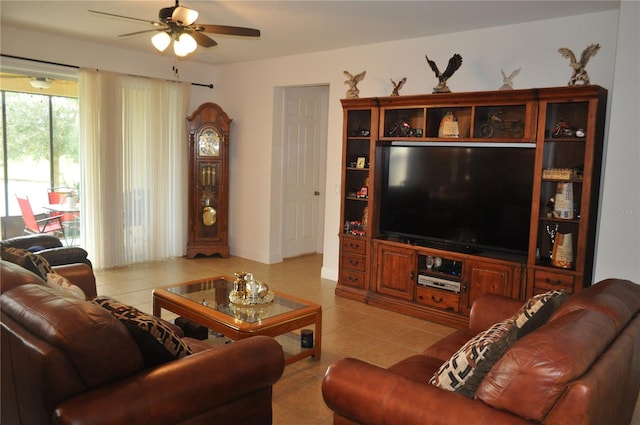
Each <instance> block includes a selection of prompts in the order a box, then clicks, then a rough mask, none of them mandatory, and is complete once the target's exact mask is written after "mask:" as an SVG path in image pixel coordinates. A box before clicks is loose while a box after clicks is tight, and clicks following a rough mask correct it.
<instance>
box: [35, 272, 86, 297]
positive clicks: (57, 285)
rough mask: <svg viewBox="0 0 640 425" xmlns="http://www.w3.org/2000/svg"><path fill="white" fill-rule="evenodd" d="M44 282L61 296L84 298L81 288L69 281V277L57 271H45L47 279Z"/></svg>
mask: <svg viewBox="0 0 640 425" xmlns="http://www.w3.org/2000/svg"><path fill="white" fill-rule="evenodd" d="M45 283H46V284H47V286H48V287H49V288H53V289H54V290H55V291H56V292H57V293H59V294H60V295H62V296H65V297H73V298H77V299H79V300H86V296H85V294H84V292H83V291H82V289H80V288H79V287H78V286H76V285H74V284H73V283H71V282H69V279H67V278H66V277H64V276H62V275H59V274H58V273H47V280H46V282H45Z"/></svg>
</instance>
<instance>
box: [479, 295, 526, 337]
mask: <svg viewBox="0 0 640 425" xmlns="http://www.w3.org/2000/svg"><path fill="white" fill-rule="evenodd" d="M523 304H524V303H523V302H522V301H520V300H514V299H513V298H508V297H503V296H502V295H496V294H482V295H480V296H479V297H478V298H476V299H475V300H474V301H473V305H472V306H471V313H470V315H469V329H471V330H473V331H475V332H480V331H484V330H486V329H489V328H490V327H491V326H492V325H494V324H495V323H498V322H501V321H503V320H505V319H508V318H509V317H511V316H513V315H514V314H516V312H517V311H518V310H519V309H520V307H522V305H523Z"/></svg>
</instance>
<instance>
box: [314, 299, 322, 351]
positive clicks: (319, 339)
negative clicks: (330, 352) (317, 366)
mask: <svg viewBox="0 0 640 425" xmlns="http://www.w3.org/2000/svg"><path fill="white" fill-rule="evenodd" d="M313 346H314V347H315V350H314V354H313V358H314V359H316V360H320V355H321V354H322V309H318V313H316V335H315V341H313Z"/></svg>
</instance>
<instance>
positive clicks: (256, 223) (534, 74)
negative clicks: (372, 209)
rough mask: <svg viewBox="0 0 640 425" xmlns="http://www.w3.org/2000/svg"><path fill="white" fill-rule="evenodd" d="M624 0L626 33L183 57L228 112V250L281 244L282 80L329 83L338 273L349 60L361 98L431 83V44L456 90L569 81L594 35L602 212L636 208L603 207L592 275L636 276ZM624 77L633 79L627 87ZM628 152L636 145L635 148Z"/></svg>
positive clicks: (270, 258)
mask: <svg viewBox="0 0 640 425" xmlns="http://www.w3.org/2000/svg"><path fill="white" fill-rule="evenodd" d="M622 7H623V10H625V13H624V16H623V19H622V21H621V24H620V34H619V30H618V13H617V12H616V11H609V12H602V13H596V14H589V15H582V16H575V17H570V18H561V19H554V20H547V21H538V22H534V23H527V24H521V25H512V26H504V27H495V28H490V29H484V30H478V31H470V32H461V33H454V34H445V35H440V36H436V37H424V38H418V39H411V40H403V41H398V42H389V43H380V44H375V45H368V46H359V47H354V48H348V49H340V50H333V51H326V52H320V53H310V54H303V55H296V56H289V57H283V58H277V59H269V60H262V61H254V62H246V63H240V64H230V65H223V66H217V67H212V66H204V65H200V64H195V63H192V62H189V61H184V62H180V63H179V67H180V71H181V72H180V76H181V78H182V80H187V81H194V82H203V83H208V82H213V83H214V84H215V85H216V87H215V89H214V90H209V89H204V88H194V89H193V93H192V99H191V105H192V108H191V110H193V109H195V107H197V105H199V104H201V103H203V102H209V101H213V102H217V103H219V104H220V105H221V106H222V107H223V108H224V109H225V111H226V112H227V113H228V114H229V116H230V117H231V118H233V123H232V146H231V162H232V164H231V185H232V190H231V202H230V209H231V217H230V231H229V235H230V245H231V252H232V254H233V255H238V256H242V257H246V258H250V259H254V260H256V261H260V262H265V263H269V262H274V261H278V260H279V253H278V245H277V244H274V243H273V241H272V240H273V239H274V238H279V231H272V230H271V226H270V223H273V222H277V220H278V217H277V216H278V215H279V213H278V211H280V203H281V198H280V193H281V192H280V191H279V190H277V187H275V186H276V185H278V184H279V182H278V179H272V178H271V176H272V175H274V174H273V170H272V167H273V164H279V161H278V160H276V161H273V160H272V158H273V155H276V156H277V155H280V150H279V146H280V144H281V140H277V139H275V140H274V134H276V135H277V134H278V132H277V131H276V129H275V128H274V122H273V116H274V103H275V104H277V102H276V100H277V93H278V92H279V91H280V90H281V89H282V88H283V87H289V86H301V85H318V84H327V85H329V87H330V99H329V128H328V140H329V142H328V147H327V173H326V174H327V180H326V188H325V191H326V209H325V234H324V266H323V270H322V274H323V276H324V277H326V278H329V279H333V280H335V279H337V267H338V232H339V230H340V220H339V209H340V196H339V194H338V193H337V189H338V187H339V184H340V172H339V170H340V167H341V137H342V136H341V134H342V110H341V106H340V102H339V99H341V98H343V97H344V94H345V92H346V89H347V86H346V85H345V84H344V80H345V77H344V75H343V73H342V71H343V70H348V71H350V72H352V73H355V72H360V71H363V70H366V71H367V76H366V78H365V79H364V81H362V82H361V83H360V84H359V88H360V96H361V97H368V96H385V95H388V94H389V93H390V91H391V83H390V81H389V79H390V78H393V79H394V80H398V79H399V78H402V77H407V84H406V85H405V87H404V88H403V89H402V90H401V94H404V95H407V94H418V93H430V92H431V89H432V87H433V86H434V85H435V83H436V79H435V77H434V75H433V73H432V71H431V70H430V69H429V67H428V65H427V63H426V61H425V59H424V55H425V54H428V55H429V57H430V58H431V59H434V60H435V61H436V62H437V63H438V64H439V66H440V67H441V68H442V67H444V66H445V64H446V62H447V61H448V59H449V57H450V56H451V55H452V54H453V53H455V52H457V53H460V54H461V55H462V57H463V60H464V63H463V65H462V67H461V68H460V70H459V71H458V72H457V73H456V74H455V75H454V76H453V77H452V78H451V79H450V81H449V86H450V87H451V89H452V90H453V91H454V92H463V91H478V90H491V89H496V88H498V87H499V86H500V85H501V83H502V78H501V76H500V70H501V69H504V70H505V72H510V71H512V70H514V69H516V68H522V72H521V73H520V75H519V76H518V77H517V78H516V79H515V87H516V88H531V87H550V86H564V85H566V83H567V81H568V79H569V77H570V75H571V69H570V68H569V64H568V61H567V60H566V59H564V58H562V57H561V56H560V55H559V54H558V52H557V49H558V48H559V47H568V48H570V49H572V50H573V51H574V52H576V53H577V54H579V52H581V51H582V49H583V48H584V47H585V46H587V45H588V44H590V43H600V44H601V45H602V49H601V50H600V52H599V53H598V54H597V55H596V56H595V57H594V58H592V59H591V61H590V63H589V65H588V67H587V69H588V71H589V75H590V77H591V82H592V83H593V84H598V85H601V86H603V87H605V88H607V89H609V99H610V102H611V103H612V109H613V110H614V111H617V112H616V114H611V117H610V120H609V121H608V122H609V125H608V126H609V127H610V128H611V131H610V137H609V141H608V145H609V152H608V154H607V163H606V169H605V175H604V185H605V190H606V192H605V195H604V197H603V211H604V212H606V211H607V210H610V211H613V209H614V208H620V209H621V210H628V211H630V213H629V214H628V216H624V217H622V219H621V217H618V216H617V215H615V214H612V213H609V215H607V214H604V213H603V214H602V217H601V224H600V226H601V232H600V235H599V240H600V245H599V247H598V252H597V267H596V276H597V278H598V279H600V278H604V277H607V276H619V277H627V278H630V279H633V280H635V281H640V276H639V273H638V267H639V266H638V263H640V261H638V258H640V247H639V243H638V238H639V236H638V235H639V234H640V223H639V222H640V220H638V211H639V210H638V203H639V201H638V199H639V193H638V191H639V189H637V188H638V183H640V182H639V181H638V180H639V179H638V174H637V168H638V162H639V161H638V147H637V145H638V140H639V138H638V128H637V127H638V126H637V122H638V120H637V117H638V115H639V114H638V105H637V100H638V96H637V87H638V72H637V69H638V53H637V52H638V37H637V31H638V30H637V25H638V13H637V9H638V4H637V3H636V2H622ZM1 31H2V32H1V36H2V52H3V53H5V54H12V55H17V56H24V57H30V58H37V59H42V60H49V61H55V62H62V63H69V64H73V65H79V66H91V67H95V68H99V69H107V70H114V71H118V72H127V73H132V74H138V75H149V76H155V77H161V78H168V79H173V78H174V77H173V75H172V73H171V66H172V65H173V60H172V59H170V58H167V57H162V56H159V55H156V54H154V53H150V54H148V55H141V54H139V53H131V52H127V51H124V50H118V49H113V48H106V47H103V46H96V45H91V44H89V43H83V42H78V41H75V40H64V41H65V42H67V43H68V45H69V46H70V48H69V49H64V50H63V51H62V50H59V49H51V48H50V47H48V46H51V45H52V43H53V44H55V42H56V41H58V39H56V38H52V37H51V36H49V35H43V34H36V33H30V32H25V31H22V30H17V29H11V28H6V27H5V28H2V29H1ZM619 37H620V40H621V41H620V40H618V38H619ZM634 37H635V38H634ZM628 39H630V40H628ZM43 40H46V43H45V42H43ZM623 41H624V43H623ZM617 43H620V44H621V48H622V47H624V51H625V52H626V53H625V54H624V55H622V54H618V56H616V45H617ZM634 49H635V50H634ZM634 54H635V58H634V56H633V55H634ZM614 64H615V69H614ZM634 71H635V73H634ZM614 73H615V77H616V82H617V83H618V84H617V85H616V86H615V89H616V90H613V89H614ZM618 77H619V78H621V79H622V80H619V79H618ZM634 83H635V85H634ZM629 88H632V89H634V90H635V92H631V95H630V94H629ZM633 113H635V115H633ZM278 139H279V137H278ZM628 152H632V153H633V152H635V154H634V155H628ZM276 159H277V158H276ZM618 164H620V166H618ZM628 168H630V169H634V170H635V174H629V173H628V172H626V171H625V170H626V169H628ZM277 174H279V173H277ZM630 177H631V181H630V180H629V178H630ZM274 189H275V190H274ZM274 195H275V196H274ZM616 211H617V210H616ZM605 232H606V233H607V234H606V235H605V234H603V233H605Z"/></svg>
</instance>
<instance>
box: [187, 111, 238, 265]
mask: <svg viewBox="0 0 640 425" xmlns="http://www.w3.org/2000/svg"><path fill="white" fill-rule="evenodd" d="M187 120H188V121H189V239H188V242H187V257H188V258H195V256H196V255H198V254H202V255H214V254H219V255H220V256H222V257H228V256H229V241H228V232H227V228H228V223H229V126H230V124H231V121H232V120H231V119H230V118H229V117H228V116H227V114H226V113H225V112H224V111H223V110H222V108H220V106H218V105H217V104H215V103H203V104H202V105H200V106H199V107H198V109H196V110H195V111H194V112H193V113H192V114H191V116H189V117H188V118H187Z"/></svg>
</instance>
